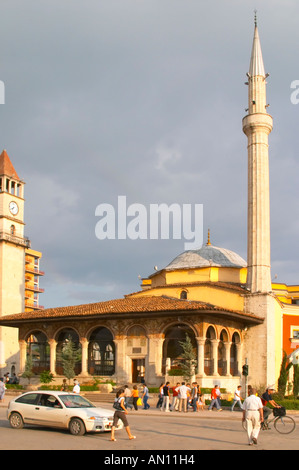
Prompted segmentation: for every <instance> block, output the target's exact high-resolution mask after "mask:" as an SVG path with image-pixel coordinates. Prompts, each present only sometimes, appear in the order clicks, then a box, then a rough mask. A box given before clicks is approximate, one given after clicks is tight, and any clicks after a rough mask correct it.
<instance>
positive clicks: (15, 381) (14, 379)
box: [10, 373, 19, 384]
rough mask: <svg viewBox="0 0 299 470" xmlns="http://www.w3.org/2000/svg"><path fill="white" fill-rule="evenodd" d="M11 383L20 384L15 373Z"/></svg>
mask: <svg viewBox="0 0 299 470" xmlns="http://www.w3.org/2000/svg"><path fill="white" fill-rule="evenodd" d="M10 383H12V384H18V383H19V379H18V377H17V376H16V374H15V373H13V374H12V378H11V379H10Z"/></svg>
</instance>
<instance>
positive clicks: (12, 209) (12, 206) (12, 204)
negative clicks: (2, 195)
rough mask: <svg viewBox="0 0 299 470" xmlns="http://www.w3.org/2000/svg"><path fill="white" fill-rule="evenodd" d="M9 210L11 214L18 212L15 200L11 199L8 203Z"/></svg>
mask: <svg viewBox="0 0 299 470" xmlns="http://www.w3.org/2000/svg"><path fill="white" fill-rule="evenodd" d="M9 210H10V212H11V214H12V215H17V213H18V212H19V208H18V204H17V203H16V202H15V201H11V202H10V203H9Z"/></svg>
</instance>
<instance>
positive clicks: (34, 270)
mask: <svg viewBox="0 0 299 470" xmlns="http://www.w3.org/2000/svg"><path fill="white" fill-rule="evenodd" d="M25 271H26V272H27V273H32V274H36V275H37V276H44V274H45V272H44V271H40V270H39V268H37V267H34V266H26V267H25Z"/></svg>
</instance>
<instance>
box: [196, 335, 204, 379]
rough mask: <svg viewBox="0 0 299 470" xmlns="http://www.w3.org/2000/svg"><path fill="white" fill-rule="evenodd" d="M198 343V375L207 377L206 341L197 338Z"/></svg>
mask: <svg viewBox="0 0 299 470" xmlns="http://www.w3.org/2000/svg"><path fill="white" fill-rule="evenodd" d="M196 341H197V375H199V376H200V377H204V376H205V339H204V338H198V337H197V338H196Z"/></svg>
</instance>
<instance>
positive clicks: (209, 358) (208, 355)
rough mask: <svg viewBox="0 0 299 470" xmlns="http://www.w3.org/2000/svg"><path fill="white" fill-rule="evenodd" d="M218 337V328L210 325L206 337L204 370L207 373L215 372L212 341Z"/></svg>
mask: <svg viewBox="0 0 299 470" xmlns="http://www.w3.org/2000/svg"><path fill="white" fill-rule="evenodd" d="M215 339H216V330H215V328H214V327H213V326H211V325H210V326H209V327H208V328H207V331H206V339H205V346H204V372H205V374H206V375H213V373H214V359H213V348H212V341H213V340H215Z"/></svg>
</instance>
